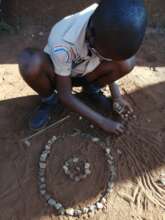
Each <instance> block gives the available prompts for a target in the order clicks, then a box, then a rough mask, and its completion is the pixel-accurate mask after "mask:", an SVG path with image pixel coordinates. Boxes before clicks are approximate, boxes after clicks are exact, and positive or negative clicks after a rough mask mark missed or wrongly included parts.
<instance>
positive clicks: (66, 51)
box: [44, 3, 100, 77]
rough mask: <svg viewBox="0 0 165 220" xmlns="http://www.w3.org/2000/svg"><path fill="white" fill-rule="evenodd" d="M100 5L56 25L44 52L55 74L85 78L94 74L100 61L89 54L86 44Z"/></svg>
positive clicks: (64, 19)
mask: <svg viewBox="0 0 165 220" xmlns="http://www.w3.org/2000/svg"><path fill="white" fill-rule="evenodd" d="M97 7H98V4H96V3H95V4H93V5H91V6H90V7H88V8H86V9H85V10H83V11H80V12H78V13H76V14H73V15H70V16H67V17H65V18H63V19H62V20H61V21H59V22H58V23H57V24H55V25H54V27H53V28H52V30H51V32H50V35H49V38H48V43H47V45H46V47H45V48H44V51H45V52H46V53H48V54H49V55H50V57H51V60H52V62H53V65H54V70H55V73H56V74H58V75H61V76H71V77H75V76H83V75H86V74H87V73H89V72H92V71H93V70H94V69H95V68H96V67H97V66H98V65H99V64H100V59H99V57H98V56H96V55H95V54H93V53H92V54H91V55H90V56H89V55H88V54H89V49H88V44H87V42H86V39H85V38H86V28H87V25H88V21H89V19H90V17H91V15H92V14H93V13H94V11H95V10H96V8H97Z"/></svg>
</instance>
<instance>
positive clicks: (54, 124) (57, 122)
mask: <svg viewBox="0 0 165 220" xmlns="http://www.w3.org/2000/svg"><path fill="white" fill-rule="evenodd" d="M69 118H70V115H67V116H66V117H64V118H62V119H60V120H59V121H56V122H55V123H53V124H51V125H49V126H48V127H46V128H44V129H42V130H40V131H38V132H36V133H35V134H32V135H31V136H28V137H26V138H23V139H21V140H20V141H22V142H25V141H28V140H30V139H32V138H33V137H35V136H37V135H39V134H41V133H43V132H45V131H46V130H48V129H49V128H52V127H54V126H55V127H57V126H58V125H59V124H61V123H62V122H64V121H65V120H67V119H69Z"/></svg>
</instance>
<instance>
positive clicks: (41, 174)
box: [39, 168, 45, 176]
mask: <svg viewBox="0 0 165 220" xmlns="http://www.w3.org/2000/svg"><path fill="white" fill-rule="evenodd" d="M44 174H45V169H42V168H40V169H39V175H40V176H44Z"/></svg>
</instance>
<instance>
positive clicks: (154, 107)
mask: <svg viewBox="0 0 165 220" xmlns="http://www.w3.org/2000/svg"><path fill="white" fill-rule="evenodd" d="M164 88H165V83H158V84H155V85H152V86H149V87H146V88H143V89H140V90H137V91H135V92H134V93H131V94H130V95H129V96H128V97H127V98H128V99H130V101H131V100H134V103H133V105H134V108H135V112H136V115H137V120H136V121H135V122H133V121H132V122H130V127H129V128H128V132H127V133H126V134H124V135H123V136H122V137H121V138H118V139H117V141H116V142H115V143H114V144H112V149H113V155H114V158H115V161H116V167H117V174H118V177H117V180H116V182H117V183H118V184H120V183H122V182H124V181H127V180H129V179H131V180H133V182H137V181H138V180H139V181H140V178H142V177H143V176H145V175H146V173H151V174H152V173H153V172H155V171H158V170H159V169H161V167H162V166H163V165H165V148H164V142H165V121H164V118H165V101H164ZM36 102H38V98H37V97H36V96H29V97H21V98H15V99H10V100H5V101H1V102H0V116H1V119H0V121H1V123H0V130H1V134H0V146H1V154H0V158H1V159H0V173H1V181H0V198H1V202H0V219H3V220H7V219H11V216H16V219H39V218H40V217H41V216H44V215H49V214H51V213H52V210H50V209H48V208H47V205H46V204H45V202H44V201H43V200H42V199H41V198H40V196H39V193H38V190H37V166H38V159H39V154H40V152H41V150H42V149H43V146H44V145H45V143H46V142H47V140H48V139H49V138H50V137H51V136H52V135H62V134H64V133H68V132H72V130H73V129H74V128H77V129H81V130H82V131H83V132H86V133H88V134H91V135H94V136H96V135H97V136H99V137H100V138H102V139H104V140H105V139H106V138H107V135H106V134H104V133H103V132H101V131H100V130H99V129H92V128H90V127H89V125H90V124H89V122H88V121H86V120H85V119H83V120H81V121H79V120H78V116H76V115H74V114H71V118H70V119H68V120H67V121H66V122H64V123H63V124H62V125H60V126H59V127H58V128H51V129H49V130H48V131H47V132H45V133H43V134H41V135H38V136H36V137H34V138H33V139H32V140H31V146H29V147H28V146H26V145H25V144H23V143H22V142H20V140H21V139H22V138H24V137H25V136H27V135H29V132H28V129H27V125H26V124H27V114H30V112H31V111H32V109H33V108H34V106H35V105H36ZM66 114H68V113H67V112H65V111H64V112H63V113H58V114H57V115H56V117H55V118H56V120H57V119H60V118H61V117H63V116H64V115H66ZM110 140H111V139H110ZM110 143H111V142H110ZM117 150H120V151H121V153H120V154H118V153H117ZM73 154H75V155H80V156H81V157H82V158H84V159H85V158H87V160H89V161H90V162H91V164H92V168H93V174H92V175H91V177H90V178H89V179H88V180H84V181H83V182H82V183H79V184H77V185H76V184H75V183H72V182H70V181H69V180H68V179H67V178H66V177H65V175H64V174H63V172H62V168H61V167H62V163H63V162H64V161H65V160H66V159H67V158H68V157H69V156H71V155H73ZM48 168H49V169H48V174H47V175H48V183H49V190H50V191H51V193H53V195H54V196H56V197H57V198H58V199H59V200H60V201H61V202H63V203H64V204H65V205H66V206H72V205H79V204H82V203H83V204H85V203H88V202H89V201H93V200H95V198H96V197H97V196H98V195H99V193H100V192H101V191H102V190H103V189H104V188H105V185H106V182H107V171H106V163H105V161H104V154H103V152H102V150H101V149H100V148H99V146H98V145H97V144H94V143H92V142H90V141H87V140H84V139H83V140H82V139H81V138H80V137H75V138H73V137H70V138H69V137H68V138H66V139H64V141H62V142H61V143H58V144H57V146H54V148H53V152H52V156H51V157H50V161H49V164H48ZM154 175H155V174H154ZM154 181H155V182H156V177H155V179H154ZM2 201H3V202H2ZM57 218H58V217H57Z"/></svg>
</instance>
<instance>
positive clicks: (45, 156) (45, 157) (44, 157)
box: [40, 153, 48, 162]
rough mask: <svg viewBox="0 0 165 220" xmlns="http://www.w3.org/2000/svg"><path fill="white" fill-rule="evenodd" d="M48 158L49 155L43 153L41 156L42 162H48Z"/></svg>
mask: <svg viewBox="0 0 165 220" xmlns="http://www.w3.org/2000/svg"><path fill="white" fill-rule="evenodd" d="M47 156H48V154H47V153H42V154H41V156H40V161H41V162H45V161H46V160H47Z"/></svg>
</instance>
